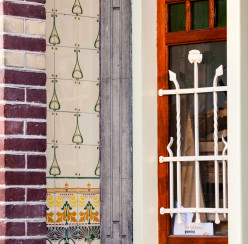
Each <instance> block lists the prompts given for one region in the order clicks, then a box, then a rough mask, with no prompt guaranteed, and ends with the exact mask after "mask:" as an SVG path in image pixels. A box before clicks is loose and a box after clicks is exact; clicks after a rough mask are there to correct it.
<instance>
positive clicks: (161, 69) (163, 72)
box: [157, 0, 170, 244]
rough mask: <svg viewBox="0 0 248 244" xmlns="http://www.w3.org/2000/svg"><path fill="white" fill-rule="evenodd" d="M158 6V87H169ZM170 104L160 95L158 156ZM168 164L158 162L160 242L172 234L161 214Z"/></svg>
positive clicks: (163, 144)
mask: <svg viewBox="0 0 248 244" xmlns="http://www.w3.org/2000/svg"><path fill="white" fill-rule="evenodd" d="M157 3H158V6H157V16H158V17H157V18H158V20H157V23H158V26H157V50H158V51H157V61H158V89H168V46H166V44H165V41H166V40H165V34H166V26H167V23H166V13H168V8H167V11H166V5H165V2H164V1H163V0H158V2H157ZM168 118H169V106H168V97H166V96H163V97H158V157H159V156H167V151H166V146H167V144H168V142H169V130H168V128H169V124H168V122H169V120H168ZM168 171H169V168H168V164H166V163H165V164H160V163H159V162H158V213H159V214H158V221H159V223H158V231H159V243H163V244H164V243H165V244H167V236H168V235H169V234H170V219H169V216H168V215H161V214H160V208H161V207H169V176H168Z"/></svg>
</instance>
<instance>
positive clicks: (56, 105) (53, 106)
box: [49, 80, 60, 111]
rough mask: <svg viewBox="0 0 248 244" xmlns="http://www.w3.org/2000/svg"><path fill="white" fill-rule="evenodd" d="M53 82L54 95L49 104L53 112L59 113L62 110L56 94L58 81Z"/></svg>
mask: <svg viewBox="0 0 248 244" xmlns="http://www.w3.org/2000/svg"><path fill="white" fill-rule="evenodd" d="M51 82H52V83H53V95H52V98H51V100H50V102H49V108H50V109H52V110H53V111H57V110H60V103H59V99H58V96H57V92H56V83H57V82H58V80H52V81H51Z"/></svg>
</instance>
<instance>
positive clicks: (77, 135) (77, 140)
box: [72, 113, 84, 145]
mask: <svg viewBox="0 0 248 244" xmlns="http://www.w3.org/2000/svg"><path fill="white" fill-rule="evenodd" d="M75 116H76V118H77V119H76V129H75V132H74V134H73V136H72V142H73V143H75V144H77V145H79V144H82V143H83V141H84V139H83V136H82V134H81V131H80V128H79V124H78V118H79V117H80V114H79V113H76V114H75Z"/></svg>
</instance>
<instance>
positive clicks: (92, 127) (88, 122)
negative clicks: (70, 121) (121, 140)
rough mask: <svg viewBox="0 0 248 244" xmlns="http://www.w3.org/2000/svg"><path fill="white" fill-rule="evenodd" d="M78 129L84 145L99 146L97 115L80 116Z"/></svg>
mask: <svg viewBox="0 0 248 244" xmlns="http://www.w3.org/2000/svg"><path fill="white" fill-rule="evenodd" d="M79 127H80V130H81V133H82V134H83V137H84V144H86V145H98V144H99V118H98V114H82V115H81V117H80V119H79Z"/></svg>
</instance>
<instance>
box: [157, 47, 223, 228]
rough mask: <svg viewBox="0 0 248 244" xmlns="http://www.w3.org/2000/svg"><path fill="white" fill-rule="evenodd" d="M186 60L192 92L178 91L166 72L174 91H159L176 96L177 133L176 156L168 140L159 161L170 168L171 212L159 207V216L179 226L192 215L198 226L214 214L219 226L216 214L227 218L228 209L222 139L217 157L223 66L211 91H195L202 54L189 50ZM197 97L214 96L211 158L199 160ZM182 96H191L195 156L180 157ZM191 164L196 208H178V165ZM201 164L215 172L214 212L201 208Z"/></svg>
mask: <svg viewBox="0 0 248 244" xmlns="http://www.w3.org/2000/svg"><path fill="white" fill-rule="evenodd" d="M188 60H189V62H190V63H192V64H194V88H187V89H180V86H179V83H178V81H177V78H176V74H175V73H173V72H172V71H169V78H170V81H172V82H173V83H174V85H175V88H176V89H174V90H162V89H161V90H159V93H158V94H159V96H164V95H176V131H177V155H176V156H174V155H173V152H172V150H171V146H172V144H173V141H174V140H173V138H172V137H171V138H170V142H169V144H168V146H167V150H168V153H169V157H163V156H160V157H159V162H160V163H166V162H168V163H169V164H170V208H169V209H166V208H163V207H161V208H160V214H165V213H169V214H170V215H171V217H173V214H178V223H182V219H181V214H182V213H195V214H196V219H195V221H196V223H200V222H201V220H200V214H201V213H206V214H207V213H213V214H215V223H216V224H219V223H220V218H219V214H223V215H224V217H225V218H226V214H227V213H228V209H227V179H226V170H227V165H226V164H227V159H228V158H227V155H226V153H227V142H226V141H225V139H224V137H223V136H222V142H223V143H224V149H223V152H222V155H218V99H217V93H218V92H221V91H227V86H221V87H218V86H217V82H218V77H220V76H222V75H223V66H222V65H221V66H219V67H218V68H217V69H216V72H215V77H214V80H213V86H212V87H203V88H199V87H198V77H199V76H198V64H199V63H201V62H202V54H201V53H200V51H198V50H192V51H190V52H189V55H188ZM199 93H213V104H214V111H213V112H214V155H211V156H209V155H208V156H200V155H199V98H198V95H199ZM181 94H194V135H195V138H194V139H195V155H194V156H181V120H180V95H181ZM186 161H193V162H195V189H196V193H195V194H196V198H195V199H196V202H195V206H196V207H195V208H181V194H182V192H181V162H186ZM200 161H213V162H214V168H215V172H214V174H215V208H200V166H199V162H200ZM175 162H176V168H177V172H176V174H177V182H176V185H177V199H176V200H177V206H178V207H174V179H173V176H174V172H173V164H174V163H175ZM219 163H222V170H223V208H220V203H219V200H220V193H219Z"/></svg>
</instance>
